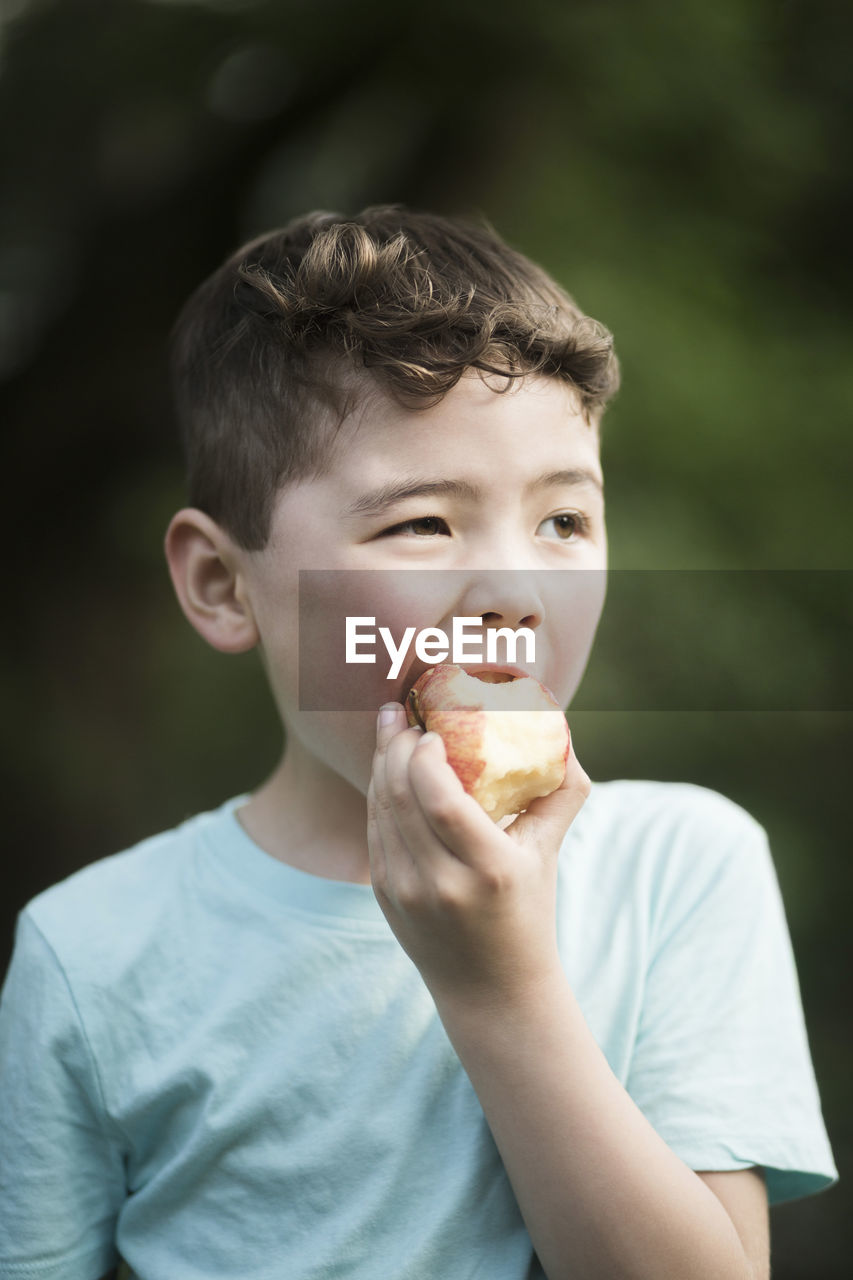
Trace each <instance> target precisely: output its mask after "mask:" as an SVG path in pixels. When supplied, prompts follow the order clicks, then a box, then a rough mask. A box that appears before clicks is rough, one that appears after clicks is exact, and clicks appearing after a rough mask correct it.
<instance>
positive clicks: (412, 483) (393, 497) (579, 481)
mask: <svg viewBox="0 0 853 1280" xmlns="http://www.w3.org/2000/svg"><path fill="white" fill-rule="evenodd" d="M557 485H567V486H572V487H574V488H578V487H580V486H585V487H587V488H593V489H596V490H597V491H598V492H599V493H602V492H603V486H602V484H601V481H600V480H599V478H598V476H597V475H596V474H595V472H594V471H589V470H587V468H586V467H570V468H568V469H566V470H563V471H548V472H547V473H546V474H545V475H541V476H537V478H536V479H535V480H531V482H530V484H529V485H528V486H527V489H528V491H531V490H535V489H550V488H554V487H555V486H557ZM482 496H483V491H482V489H481V488H480V487H479V485H476V484H472V483H471V482H470V481H469V480H399V481H397V482H394V483H389V484H384V485H380V487H379V488H378V489H372V490H371V491H370V492H369V493H364V494H362V495H361V497H360V498H356V500H355V502H353V503H352V504H351V505H350V506H349V507H348V508H347V514H348V515H371V516H373V515H378V514H380V512H382V511H385V510H386V509H387V508H388V507H392V506H394V505H395V503H398V502H403V501H404V500H405V499H406V498H437V497H439V498H458V499H462V500H464V501H467V502H477V501H478V500H479V499H480V498H482Z"/></svg>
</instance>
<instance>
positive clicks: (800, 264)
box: [0, 0, 853, 1280]
mask: <svg viewBox="0 0 853 1280" xmlns="http://www.w3.org/2000/svg"><path fill="white" fill-rule="evenodd" d="M850 26H851V24H850V14H849V7H848V6H846V5H843V4H841V3H837V4H833V3H806V0H718V2H717V3H715V4H713V5H708V4H704V3H700V2H699V0H685V2H684V3H682V4H681V5H679V6H671V5H664V4H663V3H661V0H579V2H576V3H571V4H566V3H562V2H561V0H528V3H526V4H525V5H524V6H523V7H522V8H519V7H518V6H517V5H514V4H509V3H507V2H505V0H493V2H492V3H491V4H490V5H488V6H484V5H483V4H480V3H478V4H475V3H473V0H453V3H448V0H437V2H436V3H433V5H432V6H430V8H429V9H428V10H425V9H424V8H423V7H422V6H414V7H410V8H407V7H406V6H400V5H399V4H391V3H388V0H365V3H361V4H353V3H345V2H344V0H276V2H273V0H267V2H262V0H256V2H253V0H216V2H213V0H211V2H209V3H202V2H201V0H198V2H196V3H180V0H168V2H167V0H159V2H157V3H154V2H151V3H145V2H143V0H52V2H51V0H29V2H28V0H6V4H5V7H4V8H3V9H2V11H0V173H2V182H3V192H4V196H3V202H2V206H0V376H2V382H0V413H2V421H3V425H4V432H5V439H6V445H7V461H6V466H5V468H4V471H3V476H4V480H5V492H4V510H5V513H6V515H7V517H8V521H9V524H8V532H7V535H6V544H5V545H6V547H7V551H8V554H7V557H6V562H5V569H6V591H7V622H6V626H5V628H4V636H5V639H6V658H5V662H4V664H3V669H2V675H1V676H0V679H2V684H3V691H4V693H5V708H6V714H5V716H4V724H5V728H6V733H5V735H4V742H3V752H4V763H5V766H6V774H7V777H8V779H9V782H10V786H9V789H8V797H7V801H6V812H7V815H8V816H9V818H10V819H11V824H10V825H11V832H12V839H11V841H10V844H9V854H8V856H7V860H6V861H7V866H8V867H9V868H10V874H9V877H8V879H7V885H6V891H5V893H4V895H3V901H4V907H5V917H4V921H3V925H4V928H3V937H4V942H5V941H6V940H9V939H10V937H11V927H12V920H13V917H14V913H15V911H16V910H17V909H18V908H19V907H20V905H21V904H22V903H23V902H24V901H25V900H26V899H27V898H28V897H29V896H31V894H33V893H35V892H36V891H38V890H39V889H41V888H43V887H45V886H46V885H47V884H49V883H51V882H52V881H54V880H56V879H58V878H60V877H61V876H64V875H66V874H68V873H69V872H70V871H72V870H73V869H74V868H76V867H78V866H80V865H82V864H83V863H85V862H88V861H91V860H92V859H93V858H95V857H98V856H101V855H104V854H107V853H110V852H112V851H114V850H115V849H118V848H121V847H124V846H126V845H128V844H130V843H131V842H132V841H134V840H136V839H137V838H140V837H142V836H143V835H146V834H149V833H151V832H153V831H155V830H158V829H162V828H163V827H165V826H168V825H170V824H172V823H174V822H175V821H177V820H179V819H180V818H182V817H183V816H185V815H187V814H189V813H191V812H193V811H195V810H197V809H199V808H201V807H207V806H210V805H213V804H216V803H218V802H219V801H220V800H221V799H223V798H224V797H225V796H226V795H228V794H235V793H236V792H238V791H240V790H242V789H248V788H250V787H252V786H253V785H255V784H256V783H257V782H258V780H259V779H260V778H261V777H262V776H263V775H264V774H265V773H266V772H267V771H269V770H270V769H271V768H272V767H273V765H274V763H275V761H276V759H277V753H278V751H279V749H280V732H279V728H278V726H277V724H276V722H275V718H274V716H273V713H272V710H271V708H270V705H269V700H268V697H267V695H266V691H265V688H264V685H263V680H262V677H261V672H260V667H259V664H258V663H257V661H256V660H255V659H254V657H252V656H249V657H246V658H240V659H236V658H224V657H222V656H220V655H217V654H215V653H213V652H212V651H210V650H207V649H206V648H205V646H204V645H203V643H202V641H201V640H199V639H198V638H197V637H196V636H195V635H194V634H193V633H191V632H190V630H189V628H188V627H187V625H186V624H185V623H184V621H183V619H182V617H181V615H180V613H179V610H178V609H177V607H176V605H175V603H174V601H173V599H172V595H171V588H170V585H169V583H168V578H167V575H166V573H165V570H164V565H163V560H162V553H161V541H162V535H163V532H164V529H165V526H166V523H167V521H168V518H169V515H170V514H171V512H172V511H173V510H174V509H175V508H176V507H177V506H179V505H180V504H181V502H182V475H181V462H180V459H179V456H178V451H177V445H176V442H175V437H174V430H173V425H172V421H171V415H170V407H169V397H168V388H167V382H166V372H165V342H166V336H167V334H168V330H169V328H170V325H171V323H172V320H173V318H174V315H175V314H176V312H177V310H178V308H179V306H180V304H181V303H182V301H183V300H184V298H185V297H186V295H187V294H188V293H189V291H190V290H191V289H192V288H193V287H194V286H195V285H196V284H197V283H198V282H199V281H200V280H201V279H202V278H203V276H204V275H206V274H207V273H208V271H210V270H211V269H212V268H213V267H214V266H215V265H217V264H218V262H219V261H220V260H221V258H222V257H223V256H224V254H225V253H226V252H227V251H229V250H230V249H231V248H233V247H234V245H235V244H236V243H238V242H239V241H240V240H241V239H243V238H246V237H247V236H248V235H250V234H254V233H256V232H258V231H261V230H264V229H266V228H268V227H269V226H271V225H275V224H278V223H281V222H283V221H284V220H286V219H287V218H288V217H290V216H291V215H293V214H296V213H299V212H302V211H304V210H305V209H308V208H311V207H325V208H337V209H342V210H346V211H355V210H357V209H358V208H360V207H361V206H363V205H364V204H367V203H376V202H380V201H388V200H391V201H403V202H405V203H408V204H412V205H415V206H418V207H426V208H432V209H436V210H438V211H444V212H452V213H460V212H461V213H474V214H483V215H485V216H487V217H488V218H489V220H490V221H491V222H493V223H494V225H495V226H496V227H497V228H498V229H499V230H500V231H501V232H502V233H503V234H504V235H505V236H506V237H507V238H508V239H509V240H510V241H511V242H512V243H514V244H515V245H517V246H518V247H519V248H521V249H523V250H524V251H526V252H528V253H529V254H531V255H532V256H533V257H534V258H536V259H537V260H539V261H541V262H543V263H544V265H546V266H547V267H548V268H549V269H550V270H551V271H552V272H553V273H554V274H555V275H556V276H557V277H558V278H559V279H560V280H561V281H562V282H563V283H565V284H566V285H567V287H568V288H569V289H570V290H571V291H572V292H573V293H575V295H576V296H577V297H578V299H579V301H580V302H581V304H582V305H583V306H584V307H585V308H586V309H588V310H589V311H591V312H592V314H594V315H596V316H598V317H600V318H601V319H602V320H604V321H605V323H607V324H608V325H609V326H610V327H611V328H612V329H613V330H614V331H615V333H616V337H617V345H618V350H619V352H620V356H621V359H622V363H623V369H624V390H623V391H622V393H621V394H620V396H619V398H618V400H617V402H616V404H615V405H614V406H613V408H612V409H611V410H610V412H609V414H608V417H607V420H606V427H605V467H606V472H607V476H608V514H609V522H610V532H611V546H612V561H613V564H614V565H615V566H617V567H618V568H620V569H642V570H647V569H654V570H675V569H691V570H697V569H703V570H704V569H727V570H743V569H762V570H795V569H796V570H802V571H805V570H814V569H823V570H826V569H836V570H842V569H850V568H851V564H850V540H849V537H848V536H847V533H848V511H849V497H848V490H849V475H850V461H851V451H850V443H849V432H850V425H849V424H850V420H851V409H853V378H851V372H850V357H849V352H850V350H851V336H853V334H851V329H852V328H853V305H851V297H853V287H851V286H853V280H851V273H853V262H851V255H850V252H849V248H848V242H849V225H850V222H851V213H853V209H851V205H853V183H851V168H850V161H849V138H850V136H851V124H853V120H851V115H853V112H851V95H853V78H851V76H850ZM847 599H848V601H849V596H848V597H847ZM746 607H748V604H747V606H746ZM774 610H775V612H774V613H773V614H772V618H773V620H774V623H775V625H777V626H778V628H779V631H780V632H781V633H782V634H783V635H785V636H786V637H787V636H788V635H789V634H791V635H792V636H793V637H794V638H795V640H794V642H795V643H797V644H800V645H804V646H806V647H807V650H808V652H807V653H805V652H804V654H803V656H804V658H806V657H807V659H808V667H809V670H810V671H811V672H814V671H815V670H817V671H821V670H822V671H824V672H826V671H831V670H834V669H835V668H834V667H833V666H832V663H834V662H836V660H837V652H838V634H839V633H838V629H837V623H838V620H839V619H842V620H843V618H844V617H845V616H846V615H845V614H844V612H843V609H842V610H840V611H835V612H834V613H833V615H832V616H833V625H832V627H828V625H827V624H826V618H825V617H824V615H823V614H822V613H821V606H819V605H817V604H816V605H815V607H814V608H813V609H811V611H807V612H806V615H805V620H804V615H803V612H802V609H801V608H800V607H799V605H798V606H797V607H796V608H794V606H793V605H790V606H788V605H786V600H785V596H784V595H782V596H780V598H779V599H778V600H777V601H776V602H775V603H774ZM786 610H787V612H786ZM680 616H681V621H679V617H678V616H673V618H672V620H671V622H670V623H669V625H670V626H671V628H672V629H673V630H674V641H673V645H674V648H676V649H677V648H678V644H679V643H680V642H682V641H683V643H684V644H687V643H692V642H693V641H694V640H695V638H696V634H697V631H698V630H699V628H698V626H697V625H688V623H689V622H690V619H688V620H687V621H686V622H685V621H684V615H683V610H682V612H681V615H680ZM694 623H695V620H694ZM605 625H606V624H605ZM604 634H605V633H603V635H604ZM703 634H704V635H705V636H706V637H710V639H711V642H712V644H711V648H712V649H713V647H714V644H715V643H716V642H717V640H719V647H720V649H721V651H723V650H724V651H725V654H726V655H727V657H726V661H727V662H728V663H729V666H728V668H727V669H729V670H731V669H734V668H736V665H737V664H736V661H735V662H734V665H732V654H733V652H735V653H736V636H735V637H734V638H733V637H732V636H731V635H725V636H724V635H723V634H722V632H721V631H719V630H718V631H716V632H715V631H714V629H713V627H712V626H708V627H706V628H704V631H703ZM637 635H638V629H637V628H636V627H632V626H629V625H626V626H623V627H616V628H613V629H611V631H610V633H609V638H608V641H607V647H606V650H605V651H604V652H605V653H606V656H605V657H603V658H602V659H601V662H602V663H603V666H602V665H600V666H599V667H598V668H597V669H595V671H594V678H595V680H597V681H598V686H597V687H598V688H602V687H605V688H606V687H607V682H608V680H610V681H611V682H612V684H613V685H614V687H617V688H620V687H622V686H623V685H624V683H625V681H626V678H627V677H626V672H627V673H630V672H631V670H632V662H633V661H634V656H635V651H636V650H637V645H638V641H637ZM646 635H647V637H648V633H646ZM649 645H650V642H649V641H648V638H647V640H646V641H645V649H644V654H645V659H646V660H648V658H649V654H650V653H651V658H652V661H653V660H654V649H653V647H652V648H651V649H650V647H649ZM733 646H735V648H734V649H733ZM703 670H704V671H705V676H703ZM592 674H593V672H592V671H591V675H592ZM718 674H719V672H718V669H716V668H715V667H714V665H713V662H710V661H709V662H708V663H707V664H706V665H705V666H703V664H702V663H699V664H698V666H697V668H696V680H697V681H698V682H699V687H698V689H697V701H696V702H695V704H693V705H696V706H698V707H701V706H702V705H703V703H702V688H703V686H702V681H703V679H705V678H707V682H708V687H711V685H712V684H713V681H714V679H716V678H718ZM824 678H825V679H826V677H824ZM627 679H628V685H629V686H630V678H627ZM602 682H603V683H602ZM840 699H841V695H840V691H839V700H837V701H833V698H832V688H830V690H829V692H828V693H826V692H824V695H823V697H822V701H821V703H820V706H819V707H816V708H813V709H811V710H806V709H803V707H802V706H800V709H799V710H797V706H798V705H799V704H797V703H796V701H794V703H793V704H792V706H791V707H790V708H788V709H785V708H784V707H781V708H778V709H777V710H775V711H773V712H763V713H761V712H759V711H757V710H750V709H749V706H748V705H747V704H746V703H743V702H741V703H739V704H738V705H739V706H740V707H741V708H742V709H740V710H730V711H717V712H706V711H702V710H697V711H690V712H688V711H685V710H679V708H678V707H677V706H672V707H670V708H669V709H668V710H660V711H645V710H636V711H628V710H624V711H620V710H612V711H604V710H601V711H595V710H584V711H578V712H576V713H575V714H574V715H573V717H572V724H573V730H574V732H575V735H576V739H577V741H578V743H579V744H582V746H581V751H582V755H583V758H584V763H585V764H586V766H587V768H588V769H589V771H590V772H591V773H592V775H593V776H595V777H602V778H604V777H610V776H617V775H623V776H625V775H627V776H632V775H633V776H650V777H661V778H679V779H689V780H691V781H695V782H700V783H703V784H705V785H708V786H713V787H716V788H718V789H719V790H721V791H724V792H726V793H727V794H729V795H731V796H733V798H735V799H736V800H738V801H739V802H741V803H743V804H744V805H746V807H747V808H749V809H750V810H751V811H752V812H753V813H754V814H755V815H756V816H757V817H758V818H759V820H760V821H762V822H763V823H764V825H765V826H766V827H767V829H768V831H769V833H770V836H771V841H772V844H773V847H774V852H775V856H776V861H777V866H778V868H779V874H780V880H781V882H782V888H783V892H784V895H785V900H786V904H787V907H788V912H789V917H790V922H791V929H792V934H793V937H794V944H795V949H796V952H797V956H798V961H799V967H800V974H801V983H802V987H803V996H804V1003H805V1007H806V1010H807V1014H808V1020H809V1027H810V1033H811V1038H812V1046H813V1052H814V1057H815V1062H816V1066H817V1071H818V1076H819V1079H820V1081H821V1087H822V1094H823V1098H824V1105H825V1111H826V1114H827V1118H828V1123H829V1127H830V1132H831V1135H832V1139H833V1143H834V1147H835V1151H836V1155H837V1158H838V1162H839V1165H840V1167H841V1170H842V1175H844V1174H845V1172H846V1174H847V1177H848V1178H849V1176H850V1173H851V1172H853V1161H851V1149H853V1133H852V1132H851V1106H850V1096H849V1080H850V1079H851V1074H852V1073H851V1066H853V1044H851V1028H850V1019H849V997H848V995H847V991H846V986H845V981H844V979H845V976H846V973H847V972H849V967H850V955H849V948H848V945H847V937H848V934H849V920H850V909H851V893H850V891H851V867H850V859H849V848H850V837H849V804H848V791H849V773H850V759H851V717H850V711H849V703H847V704H845V703H844V702H843V701H841V700H840ZM625 705H631V704H625ZM635 705H636V704H635ZM710 705H715V704H710ZM845 1196H846V1187H845V1185H844V1183H842V1186H841V1188H839V1190H838V1191H835V1192H833V1193H832V1194H831V1195H829V1196H826V1197H817V1198H815V1199H812V1200H809V1201H806V1202H803V1203H801V1204H795V1205H792V1206H790V1207H788V1208H786V1209H783V1210H781V1211H780V1212H779V1214H778V1215H776V1221H775V1223H774V1237H775V1241H776V1244H775V1249H774V1275H775V1276H776V1277H778V1280H795V1278H797V1280H800V1278H802V1280H805V1278H806V1277H808V1280H824V1278H825V1280H832V1278H833V1277H840V1276H841V1275H842V1274H843V1275H846V1274H847V1273H848V1270H849V1263H848V1261H847V1257H848V1253H849V1247H850V1243H849V1229H848V1226H847V1224H848V1221H849V1218H850V1215H849V1213H846V1212H845V1209H844V1204H845Z"/></svg>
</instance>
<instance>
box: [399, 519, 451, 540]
mask: <svg viewBox="0 0 853 1280" xmlns="http://www.w3.org/2000/svg"><path fill="white" fill-rule="evenodd" d="M398 533H399V534H410V535H411V536H413V537H415V538H434V537H436V536H437V535H439V534H449V533H450V529H449V528H448V526H447V521H446V520H443V519H442V518H441V516H417V517H416V518H415V519H414V520H401V521H400V523H399V524H395V525H393V526H392V527H391V528H390V529H386V530H385V532H384V533H383V534H382V537H383V538H389V537H393V536H394V535H395V534H398Z"/></svg>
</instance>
